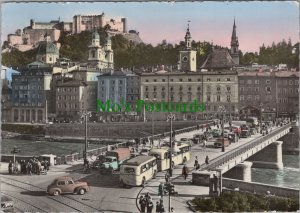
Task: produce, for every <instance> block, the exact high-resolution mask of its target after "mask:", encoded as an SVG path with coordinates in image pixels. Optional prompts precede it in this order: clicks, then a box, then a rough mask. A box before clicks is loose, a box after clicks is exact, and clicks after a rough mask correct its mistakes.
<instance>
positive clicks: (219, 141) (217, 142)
mask: <svg viewBox="0 0 300 213" xmlns="http://www.w3.org/2000/svg"><path fill="white" fill-rule="evenodd" d="M223 143H224V146H225V147H227V146H229V145H230V141H229V140H228V138H224V142H223V139H222V138H217V141H216V142H215V143H214V146H215V148H221V147H222V145H223Z"/></svg>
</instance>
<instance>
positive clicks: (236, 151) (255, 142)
mask: <svg viewBox="0 0 300 213" xmlns="http://www.w3.org/2000/svg"><path fill="white" fill-rule="evenodd" d="M291 126H292V124H291V123H289V124H287V125H285V126H282V127H279V128H278V129H276V130H274V131H272V132H270V133H269V134H268V135H266V136H262V137H259V138H257V139H254V140H253V141H250V142H249V143H247V144H244V145H242V146H240V147H237V148H235V149H233V150H230V151H229V152H227V153H225V154H224V155H221V156H219V157H217V158H215V159H214V160H212V161H211V162H210V163H209V165H208V166H206V167H205V168H206V169H208V170H213V169H215V168H217V167H218V166H220V165H222V164H224V163H227V162H229V161H230V160H232V159H234V158H236V157H238V156H240V155H242V154H243V153H245V152H247V151H249V150H250V149H252V148H254V147H256V146H257V145H259V144H262V143H263V142H264V141H266V140H268V139H270V138H272V137H273V136H275V135H276V134H278V133H280V132H282V131H284V130H286V129H289V128H290V127H291Z"/></svg>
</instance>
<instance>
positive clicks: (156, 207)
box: [155, 201, 160, 213]
mask: <svg viewBox="0 0 300 213" xmlns="http://www.w3.org/2000/svg"><path fill="white" fill-rule="evenodd" d="M155 212H156V213H160V205H159V202H158V201H157V202H156V206H155Z"/></svg>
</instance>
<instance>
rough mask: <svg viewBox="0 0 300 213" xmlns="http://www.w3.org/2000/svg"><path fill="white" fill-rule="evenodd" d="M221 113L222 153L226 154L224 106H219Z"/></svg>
mask: <svg viewBox="0 0 300 213" xmlns="http://www.w3.org/2000/svg"><path fill="white" fill-rule="evenodd" d="M219 112H221V113H222V152H225V145H224V113H225V112H226V109H225V107H224V106H223V105H221V106H219Z"/></svg>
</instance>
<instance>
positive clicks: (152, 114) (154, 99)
mask: <svg viewBox="0 0 300 213" xmlns="http://www.w3.org/2000/svg"><path fill="white" fill-rule="evenodd" d="M155 101H156V98H153V102H155ZM153 104H154V103H153ZM154 108H155V107H154V106H153V109H152V110H151V117H152V146H153V145H154V120H153V116H154V113H153V112H154Z"/></svg>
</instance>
